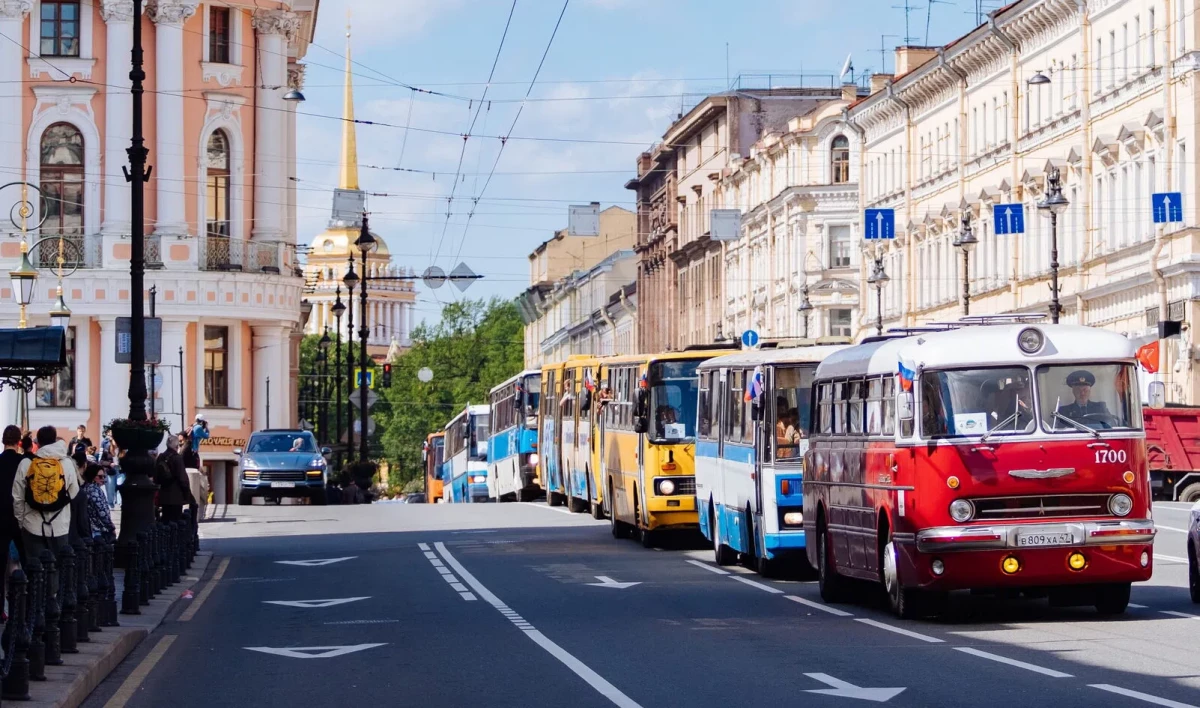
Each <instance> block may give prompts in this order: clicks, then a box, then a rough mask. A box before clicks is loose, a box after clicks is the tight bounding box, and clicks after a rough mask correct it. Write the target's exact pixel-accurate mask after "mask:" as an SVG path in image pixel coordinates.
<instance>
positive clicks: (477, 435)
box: [470, 413, 491, 460]
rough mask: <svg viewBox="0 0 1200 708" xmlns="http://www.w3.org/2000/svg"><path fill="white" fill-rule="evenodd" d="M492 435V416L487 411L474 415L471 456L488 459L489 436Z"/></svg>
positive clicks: (475, 458) (474, 458) (473, 458)
mask: <svg viewBox="0 0 1200 708" xmlns="http://www.w3.org/2000/svg"><path fill="white" fill-rule="evenodd" d="M490 435H491V416H490V415H488V414H487V413H480V414H479V415H476V416H473V417H472V431H471V443H472V446H471V449H472V450H473V452H472V453H470V458H471V459H472V460H486V459H487V448H488V443H487V441H488V437H489V436H490Z"/></svg>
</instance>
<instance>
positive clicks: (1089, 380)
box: [1067, 369, 1096, 386]
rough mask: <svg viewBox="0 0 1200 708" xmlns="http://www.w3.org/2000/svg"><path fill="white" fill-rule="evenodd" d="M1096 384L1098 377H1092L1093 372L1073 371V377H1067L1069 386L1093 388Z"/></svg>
mask: <svg viewBox="0 0 1200 708" xmlns="http://www.w3.org/2000/svg"><path fill="white" fill-rule="evenodd" d="M1095 383H1096V377H1095V376H1093V375H1092V372H1090V371H1086V370H1084V369H1080V370H1079V371H1072V372H1071V375H1070V376H1068V377H1067V385H1068V386H1093V385H1095Z"/></svg>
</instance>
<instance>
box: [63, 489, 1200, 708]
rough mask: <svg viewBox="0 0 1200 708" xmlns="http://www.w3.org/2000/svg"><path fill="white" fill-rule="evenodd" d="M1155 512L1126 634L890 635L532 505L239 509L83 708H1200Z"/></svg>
mask: <svg viewBox="0 0 1200 708" xmlns="http://www.w3.org/2000/svg"><path fill="white" fill-rule="evenodd" d="M1155 517H1156V521H1157V522H1158V523H1159V524H1160V532H1159V536H1158V540H1157V541H1156V544H1155V551H1156V554H1155V555H1156V567H1155V573H1154V578H1153V579H1152V580H1151V581H1150V582H1149V583H1145V584H1141V585H1136V586H1135V587H1134V591H1133V602H1134V603H1136V604H1137V607H1131V609H1130V610H1129V612H1128V613H1127V614H1126V615H1125V616H1124V617H1121V618H1116V619H1101V618H1099V617H1098V616H1097V615H1096V614H1095V612H1094V611H1093V610H1091V609H1089V608H1067V609H1058V608H1050V607H1049V606H1048V605H1047V603H1046V602H1045V601H1034V600H1000V599H996V598H993V597H987V596H972V595H966V594H964V595H962V596H958V595H955V596H954V597H953V598H952V604H951V611H950V612H949V613H948V614H947V615H946V616H945V617H943V618H940V619H938V620H930V621H901V620H897V619H895V618H894V617H892V616H891V615H890V614H888V612H887V611H886V609H885V608H884V607H883V606H882V604H881V603H880V602H878V601H877V600H876V599H875V598H874V596H872V595H871V594H870V593H864V597H863V598H862V601H861V602H858V603H855V604H846V605H834V606H831V605H826V604H824V603H822V602H821V600H820V596H819V593H818V592H817V588H816V585H815V583H811V582H786V581H767V580H763V579H761V578H759V577H758V576H757V575H754V574H752V573H750V572H749V571H746V570H744V569H739V568H731V569H720V568H717V567H716V566H714V565H713V564H712V553H711V551H708V550H695V548H696V545H695V544H692V549H693V550H688V544H686V543H683V544H674V545H675V546H676V547H673V548H672V549H665V550H664V549H656V550H646V549H643V548H641V547H640V545H637V544H635V543H633V542H630V541H615V540H613V539H612V537H611V535H610V534H609V530H608V526H607V522H595V521H592V520H591V519H590V518H587V517H585V516H583V515H571V514H569V513H567V512H565V511H564V510H562V509H551V508H548V507H546V506H544V505H542V504H505V505H495V504H493V505H436V506H426V505H420V506H408V505H403V504H375V505H370V506H358V507H306V506H295V507H250V508H245V507H241V508H239V507H230V508H229V510H228V512H227V513H226V514H225V520H224V521H217V522H211V523H205V524H204V525H203V526H202V533H203V536H204V544H205V546H206V547H207V548H209V549H211V550H213V551H214V552H215V553H216V554H217V556H218V558H217V559H216V560H218V562H214V563H212V564H211V565H210V566H209V567H210V570H209V575H210V577H209V579H208V580H207V582H206V583H205V584H204V585H202V589H201V590H200V592H199V593H197V595H196V598H195V599H193V600H185V601H183V602H180V603H178V605H177V607H176V608H175V610H174V611H173V612H172V615H171V616H170V617H169V618H168V620H167V621H166V622H165V623H164V624H163V626H162V627H160V628H159V629H158V630H157V631H156V632H155V633H154V634H153V635H151V637H150V638H149V639H148V640H147V641H145V642H143V643H142V645H141V646H140V647H139V649H138V650H137V651H136V652H135V653H134V654H133V655H132V656H131V657H130V658H129V659H127V660H126V661H125V662H124V664H122V666H121V667H119V669H118V670H117V671H116V672H115V673H114V674H113V675H112V676H111V677H110V678H109V679H108V680H107V681H106V682H105V683H104V684H103V685H102V686H101V687H100V688H98V689H97V690H96V692H95V693H94V694H93V695H92V697H91V698H90V699H89V700H88V702H87V703H86V704H85V705H86V706H89V707H95V708H100V707H101V706H106V705H108V706H117V705H129V706H137V707H142V706H145V707H147V708H149V707H152V706H153V707H155V708H157V707H159V706H164V705H170V706H172V707H173V708H174V707H179V708H185V707H190V706H197V707H199V706H204V707H205V708H210V707H213V706H251V705H298V706H325V705H345V704H347V701H353V704H355V705H369V704H377V705H397V706H423V707H424V706H428V707H430V708H441V707H443V706H470V707H471V708H480V707H483V706H488V707H491V706H513V707H517V706H521V707H526V706H571V707H572V708H576V707H577V708H590V707H592V706H597V707H603V706H612V705H617V706H622V707H625V708H634V707H636V706H643V707H647V708H648V707H649V706H687V707H688V708H697V707H707V706H714V707H715V706H730V705H766V706H772V705H782V706H792V705H803V706H806V707H807V706H814V707H821V706H853V705H855V704H862V703H865V702H869V701H885V702H886V704H887V705H891V706H914V707H918V706H919V707H925V706H962V705H971V706H1005V707H1006V708H1010V707H1012V706H1053V707H1054V708H1068V707H1072V706H1079V707H1081V708H1082V707H1084V706H1088V707H1091V706H1122V705H1129V706H1148V705H1159V706H1169V707H1170V706H1174V707H1179V706H1200V606H1196V605H1192V604H1191V603H1190V601H1189V599H1188V594H1187V589H1186V579H1187V566H1186V563H1185V562H1184V563H1180V562H1177V561H1176V560H1172V559H1178V560H1182V559H1184V558H1186V550H1185V548H1186V547H1185V538H1186V536H1185V534H1184V533H1183V532H1182V529H1184V528H1185V526H1186V522H1187V506H1186V505H1182V504H1163V505H1156V508H1155ZM1174 529H1178V530H1174ZM226 561H227V562H226ZM296 561H299V562H300V563H299V564H297V563H296ZM321 561H326V562H324V563H321ZM218 574H219V579H214V578H216V576H217V575H218ZM626 584H628V585H626ZM209 588H211V589H209ZM339 600H340V601H341V602H339V603H337V604H333V603H332V602H331V601H339ZM296 601H299V602H300V603H301V606H296V605H288V604H276V603H280V602H283V603H289V602H296ZM315 601H326V602H315ZM197 603H199V606H198V607H197V606H196V605H197ZM322 604H325V605H327V606H319V605H322ZM304 605H307V606H304ZM172 638H173V639H172ZM123 701H127V702H124V703H123Z"/></svg>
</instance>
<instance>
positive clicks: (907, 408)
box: [896, 391, 916, 421]
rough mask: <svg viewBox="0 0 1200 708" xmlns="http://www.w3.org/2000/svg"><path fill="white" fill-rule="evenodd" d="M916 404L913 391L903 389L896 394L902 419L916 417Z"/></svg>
mask: <svg viewBox="0 0 1200 708" xmlns="http://www.w3.org/2000/svg"><path fill="white" fill-rule="evenodd" d="M915 408H916V404H915V403H914V402H913V395H912V391H901V392H900V393H899V394H898V395H897V396H896V409H897V412H898V414H899V417H900V420H903V421H910V420H912V419H913V418H915V417H916V411H915Z"/></svg>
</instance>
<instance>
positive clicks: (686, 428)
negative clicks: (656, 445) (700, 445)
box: [650, 361, 700, 440]
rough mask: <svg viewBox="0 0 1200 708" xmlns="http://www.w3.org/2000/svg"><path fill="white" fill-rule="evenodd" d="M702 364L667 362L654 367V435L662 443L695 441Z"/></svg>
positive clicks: (652, 368)
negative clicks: (698, 387)
mask: <svg viewBox="0 0 1200 708" xmlns="http://www.w3.org/2000/svg"><path fill="white" fill-rule="evenodd" d="M699 363H700V362H698V361H664V362H657V363H655V364H652V365H651V367H650V381H651V384H652V387H651V389H650V410H651V411H653V412H654V422H653V426H654V427H653V428H652V433H653V436H654V438H656V439H659V440H686V439H689V438H692V437H695V434H696V431H695V429H694V427H695V425H696V402H697V393H696V391H697V385H698V383H697V380H696V366H697V365H698V364H699Z"/></svg>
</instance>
